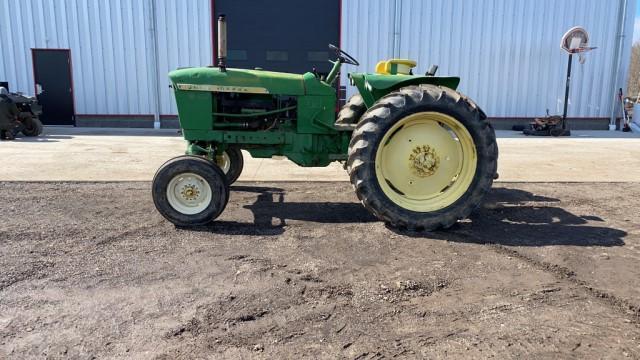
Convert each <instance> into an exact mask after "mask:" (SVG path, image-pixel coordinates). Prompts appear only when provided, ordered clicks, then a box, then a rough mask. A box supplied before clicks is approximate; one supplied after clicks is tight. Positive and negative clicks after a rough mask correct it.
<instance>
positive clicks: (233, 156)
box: [225, 146, 244, 185]
mask: <svg viewBox="0 0 640 360" xmlns="http://www.w3.org/2000/svg"><path fill="white" fill-rule="evenodd" d="M225 152H226V153H227V155H229V160H230V162H231V165H230V166H229V171H227V173H226V174H225V175H226V176H227V181H228V183H229V185H231V184H233V183H234V182H236V180H238V178H239V177H240V174H242V169H243V168H244V157H243V156H242V150H240V148H239V147H237V146H229V147H228V148H227V150H225Z"/></svg>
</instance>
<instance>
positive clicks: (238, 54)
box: [227, 50, 247, 61]
mask: <svg viewBox="0 0 640 360" xmlns="http://www.w3.org/2000/svg"><path fill="white" fill-rule="evenodd" d="M227 59H228V60H239V61H244V60H247V50H229V51H228V52H227Z"/></svg>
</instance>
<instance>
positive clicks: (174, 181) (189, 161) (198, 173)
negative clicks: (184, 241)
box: [152, 155, 229, 226]
mask: <svg viewBox="0 0 640 360" xmlns="http://www.w3.org/2000/svg"><path fill="white" fill-rule="evenodd" d="M152 195H153V203H154V204H155V206H156V209H158V212H160V214H161V215H162V216H164V217H165V218H166V219H167V220H169V221H170V222H172V223H173V224H175V225H178V226H193V225H204V224H207V223H209V222H211V221H213V220H214V219H215V218H217V217H218V216H219V215H220V214H221V213H222V211H223V210H224V208H225V207H226V206H227V201H228V200H229V185H228V182H227V178H226V177H225V175H224V173H223V172H222V170H221V169H220V168H219V167H218V166H217V165H216V164H214V163H212V162H211V161H209V160H207V159H204V158H202V157H198V156H189V155H185V156H179V157H176V158H173V159H171V160H169V161H167V162H166V163H164V165H162V166H161V167H160V169H158V171H157V172H156V175H155V176H154V177H153V184H152Z"/></svg>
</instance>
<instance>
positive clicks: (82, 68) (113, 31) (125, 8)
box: [0, 0, 211, 114]
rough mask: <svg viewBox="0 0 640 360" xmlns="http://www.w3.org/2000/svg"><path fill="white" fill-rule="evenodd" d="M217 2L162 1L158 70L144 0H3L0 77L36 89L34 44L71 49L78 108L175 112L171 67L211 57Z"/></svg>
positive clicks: (85, 110)
mask: <svg viewBox="0 0 640 360" xmlns="http://www.w3.org/2000/svg"><path fill="white" fill-rule="evenodd" d="M209 3H210V1H209V0H186V1H184V0H183V1H178V0H156V4H157V5H156V7H157V22H156V26H157V30H158V45H159V46H158V52H159V58H158V60H159V62H158V69H153V68H152V66H151V64H152V62H151V54H152V52H151V51H152V44H153V43H152V41H153V38H152V36H151V32H150V29H151V21H152V20H151V19H152V17H151V11H150V9H149V2H148V1H141V0H110V1H95V0H94V1H90V0H56V1H42V0H3V1H1V2H0V49H1V50H2V54H1V55H0V79H2V80H4V79H6V80H7V81H9V83H10V86H11V88H12V90H15V91H21V92H24V93H26V94H33V92H34V90H33V89H34V80H33V70H32V58H31V49H32V48H65V49H66V48H69V49H70V50H71V58H72V63H73V83H74V90H75V92H74V96H75V103H76V113H78V114H153V113H154V104H155V102H154V101H153V94H154V90H153V83H154V82H153V81H152V76H155V74H156V73H157V74H158V79H159V86H160V92H161V99H160V104H161V110H162V111H161V112H162V113H164V114H175V113H176V111H175V105H174V100H173V98H172V96H171V93H170V89H169V88H168V84H169V82H168V80H167V73H168V72H169V71H170V70H173V69H175V68H177V67H180V66H188V65H200V64H202V65H206V64H209V63H211V44H210V26H209V22H210V19H209V13H210V12H209Z"/></svg>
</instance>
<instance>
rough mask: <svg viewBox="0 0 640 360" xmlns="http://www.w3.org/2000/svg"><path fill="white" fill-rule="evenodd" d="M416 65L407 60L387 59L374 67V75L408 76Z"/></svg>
mask: <svg viewBox="0 0 640 360" xmlns="http://www.w3.org/2000/svg"><path fill="white" fill-rule="evenodd" d="M417 64H418V63H416V62H415V61H413V60H408V59H389V60H384V61H380V62H379V63H378V64H377V65H376V73H378V74H382V75H398V74H402V75H410V74H411V69H413V68H414V67H416V65H417Z"/></svg>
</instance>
